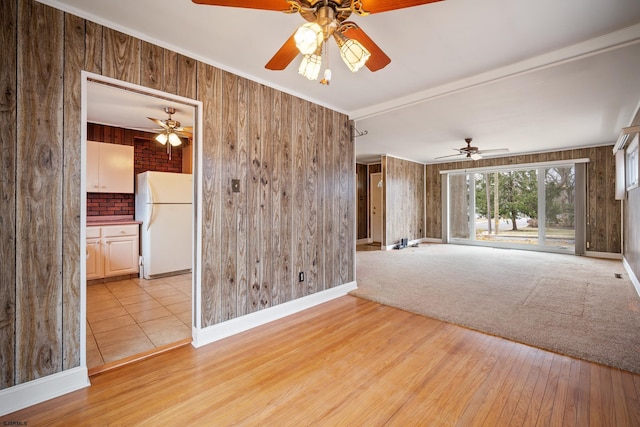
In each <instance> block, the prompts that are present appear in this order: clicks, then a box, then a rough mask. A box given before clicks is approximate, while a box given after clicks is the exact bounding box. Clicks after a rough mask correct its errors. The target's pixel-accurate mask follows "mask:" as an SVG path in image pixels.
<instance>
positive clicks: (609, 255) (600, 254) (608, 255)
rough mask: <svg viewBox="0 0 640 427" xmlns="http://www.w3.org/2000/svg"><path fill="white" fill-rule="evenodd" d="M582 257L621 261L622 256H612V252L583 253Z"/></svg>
mask: <svg viewBox="0 0 640 427" xmlns="http://www.w3.org/2000/svg"><path fill="white" fill-rule="evenodd" d="M584 256H588V257H591V258H605V259H620V260H621V259H622V254H614V253H613V252H595V251H585V253H584Z"/></svg>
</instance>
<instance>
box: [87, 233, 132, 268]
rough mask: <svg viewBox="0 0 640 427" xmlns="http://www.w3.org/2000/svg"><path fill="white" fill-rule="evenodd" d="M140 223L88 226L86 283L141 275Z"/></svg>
mask: <svg viewBox="0 0 640 427" xmlns="http://www.w3.org/2000/svg"><path fill="white" fill-rule="evenodd" d="M138 258H139V235H138V225H137V224H125V225H103V226H92V227H87V280H92V279H101V278H104V277H113V276H121V275H126V274H137V273H138Z"/></svg>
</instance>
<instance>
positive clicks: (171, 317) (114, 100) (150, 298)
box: [80, 72, 202, 375]
mask: <svg viewBox="0 0 640 427" xmlns="http://www.w3.org/2000/svg"><path fill="white" fill-rule="evenodd" d="M166 107H171V108H173V109H175V110H176V113H178V112H180V114H179V115H178V114H176V116H177V117H176V116H174V117H173V119H176V120H180V121H181V122H182V126H184V127H186V126H188V127H189V128H190V130H191V132H190V133H191V137H189V138H182V139H183V143H182V144H181V145H182V146H173V147H172V149H173V152H171V151H169V150H168V149H167V148H166V146H168V145H169V144H166V146H162V145H160V144H161V142H158V141H157V140H155V138H154V137H155V136H156V135H157V134H158V131H156V129H155V128H158V127H159V126H158V125H157V124H155V123H154V122H153V121H151V120H149V118H150V117H151V118H160V119H162V118H164V117H163V116H162V115H163V114H164V112H163V110H164V109H165V108H166ZM201 121H202V104H201V102H199V101H196V100H193V99H188V98H183V97H180V96H177V95H172V94H169V93H165V92H161V91H157V90H154V89H150V88H145V87H142V86H138V85H133V84H129V83H126V82H122V81H118V80H114V79H110V78H106V77H103V76H99V75H96V74H92V73H87V72H83V73H82V138H81V153H82V169H81V170H82V176H81V194H82V196H81V224H82V227H81V253H82V254H83V255H84V257H83V258H84V259H83V260H82V261H81V269H80V276H81V281H82V283H83V284H84V285H85V286H83V288H82V292H81V312H80V313H81V314H80V315H81V364H82V365H83V366H86V367H87V368H88V370H89V374H90V375H91V374H95V373H97V372H101V371H104V370H107V369H110V368H112V367H114V366H119V365H121V364H124V363H128V362H131V361H133V360H138V359H140V358H144V357H148V356H149V355H151V354H155V353H157V352H162V351H166V350H167V349H169V348H173V347H176V346H179V345H184V344H188V343H190V342H191V341H192V339H193V337H192V334H193V331H194V326H196V323H197V322H196V321H195V319H196V318H197V316H198V312H199V309H198V307H199V304H198V301H199V300H200V296H199V295H198V294H197V289H198V287H197V286H196V283H197V282H198V277H197V271H198V269H197V266H198V264H199V259H200V249H199V245H198V244H197V242H199V238H198V236H199V234H200V232H199V229H200V228H199V227H198V223H199V218H200V215H199V213H198V206H199V200H200V197H199V194H200V190H199V188H200V183H199V179H198V175H199V174H198V167H197V165H198V162H197V159H198V158H199V155H198V151H199V149H200V138H201V137H200V135H201ZM156 123H157V122H156ZM165 142H166V141H165ZM174 142H175V141H174ZM89 145H91V147H89ZM95 145H99V146H101V147H107V148H108V147H110V146H113V145H120V146H128V148H131V157H132V158H133V160H132V161H133V162H134V166H133V171H128V172H127V173H126V175H125V176H127V179H126V180H133V181H138V183H139V182H141V181H140V176H143V175H145V176H146V175H148V174H149V173H155V174H161V175H164V176H168V177H171V178H180V179H179V180H178V181H180V182H186V181H188V183H187V184H185V185H186V186H185V185H183V187H184V191H183V193H186V195H187V196H188V195H189V194H190V197H187V198H189V200H188V203H187V204H186V205H185V209H183V210H181V212H184V215H183V216H184V218H181V219H179V221H180V225H181V226H180V227H172V228H178V229H180V230H182V231H181V233H182V234H185V236H180V237H181V238H182V239H184V240H185V242H186V243H185V245H184V247H183V248H182V249H185V250H183V251H182V252H188V254H187V257H186V258H185V257H184V256H182V258H185V261H183V262H182V263H181V264H180V265H181V268H180V269H179V270H178V271H171V272H168V273H166V274H158V275H156V276H154V277H147V276H148V275H146V274H145V275H144V276H145V277H146V278H145V277H143V272H144V271H145V270H144V269H145V267H146V268H147V270H148V265H149V260H148V259H147V258H148V257H147V256H146V255H147V254H145V250H143V249H142V246H143V244H142V243H143V240H145V239H146V238H147V237H146V236H145V232H146V231H147V230H148V228H149V224H150V223H151V222H152V221H151V219H153V220H154V223H155V220H156V219H157V218H156V217H157V215H156V213H157V212H156V211H154V215H153V218H151V217H145V218H142V216H143V215H141V214H139V213H138V212H137V210H136V205H140V201H139V200H137V198H138V192H137V186H138V185H139V184H136V185H135V186H131V187H130V188H135V190H136V191H133V190H117V191H108V190H105V191H101V190H95V189H94V188H95V187H94V186H93V185H92V186H89V184H88V172H89V171H90V170H91V171H93V170H94V169H95V165H94V164H93V163H92V166H91V167H89V162H90V161H91V162H93V160H94V159H92V158H91V156H92V155H93V154H92V153H93V152H94V151H95V148H94V146H95ZM89 148H91V150H90V149H89ZM108 151H109V150H107V152H108ZM100 153H102V151H100ZM109 158H111V159H112V157H109ZM99 164H100V165H102V163H99ZM100 168H102V166H100ZM118 175H119V178H122V175H123V174H122V173H119V174H118ZM185 178H188V179H186V180H185ZM172 182H173V181H172ZM129 184H133V183H131V182H130V183H129ZM103 205H104V206H103ZM162 245H163V246H165V247H166V250H167V252H171V251H172V250H173V246H172V245H170V244H167V243H163V244H162ZM180 255H184V254H180ZM120 273H125V274H120Z"/></svg>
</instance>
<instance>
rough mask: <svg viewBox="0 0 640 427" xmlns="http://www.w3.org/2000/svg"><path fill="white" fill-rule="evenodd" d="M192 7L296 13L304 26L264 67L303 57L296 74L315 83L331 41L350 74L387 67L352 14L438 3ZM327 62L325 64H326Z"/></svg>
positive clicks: (251, 1) (245, 2)
mask: <svg viewBox="0 0 640 427" xmlns="http://www.w3.org/2000/svg"><path fill="white" fill-rule="evenodd" d="M192 1H193V2H194V3H198V4H203V5H211V6H227V7H239V8H246V9H260V10H270V11H278V12H284V13H292V14H293V13H299V14H300V15H301V16H302V17H303V18H304V19H305V20H306V21H307V22H306V23H304V24H302V25H301V26H300V27H299V28H298V29H297V30H296V32H295V33H294V34H292V35H291V37H289V38H288V39H287V41H286V42H285V43H284V44H283V45H282V47H281V48H280V49H279V50H278V51H277V52H276V54H275V55H274V56H273V57H272V58H271V60H270V61H269V62H268V63H267V64H266V65H265V68H267V69H269V70H284V69H285V68H287V66H288V65H289V64H290V63H291V61H293V59H294V58H295V57H296V56H298V54H299V53H300V54H302V62H301V63H300V66H299V68H298V72H299V73H300V74H302V75H303V76H305V77H306V78H308V79H309V80H316V79H317V78H318V76H319V74H320V69H321V68H322V58H323V55H324V57H326V58H328V55H327V49H328V45H329V43H327V41H328V40H329V38H330V37H333V39H334V40H335V42H336V44H337V45H338V48H339V49H340V56H341V57H342V60H343V61H344V63H345V64H346V65H347V67H349V69H350V70H351V71H353V72H356V71H358V70H359V69H360V68H362V67H363V66H366V67H367V68H368V69H369V70H370V71H378V70H380V69H382V68H384V67H386V66H387V65H388V64H389V63H390V62H391V59H390V58H389V57H388V56H387V55H386V54H385V53H384V52H383V51H382V49H380V47H378V45H377V44H376V43H375V42H374V41H373V40H371V38H369V36H368V35H367V34H366V33H365V32H364V31H363V30H362V29H361V28H360V27H359V26H358V25H356V23H355V22H351V21H347V18H349V16H351V14H352V13H355V14H356V15H360V16H367V15H369V14H372V13H382V12H388V11H392V10H396V9H404V8H407V7H413V6H419V5H423V4H427V3H435V2H437V1H441V0H192ZM326 62H328V60H327V61H326ZM330 81H331V69H330V68H329V67H328V66H326V65H325V70H324V74H323V78H322V79H321V80H320V83H322V84H325V85H328V84H329V82H330Z"/></svg>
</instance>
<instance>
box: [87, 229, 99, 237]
mask: <svg viewBox="0 0 640 427" xmlns="http://www.w3.org/2000/svg"><path fill="white" fill-rule="evenodd" d="M100 228H101V227H87V239H97V238H98V237H100Z"/></svg>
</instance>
